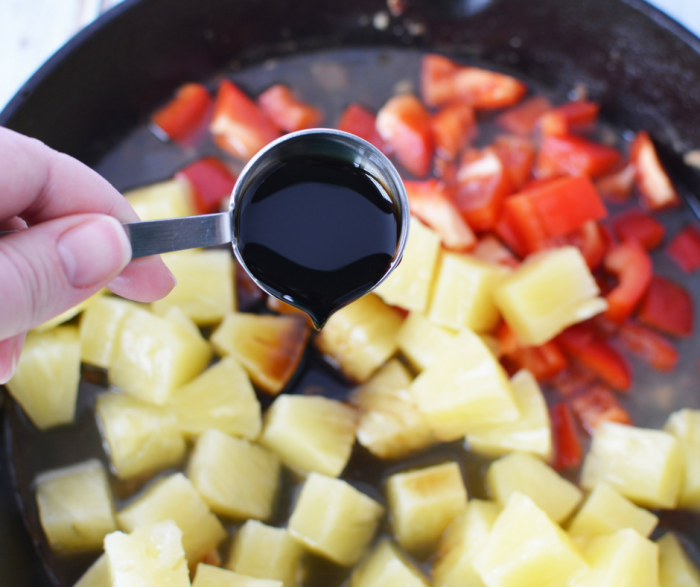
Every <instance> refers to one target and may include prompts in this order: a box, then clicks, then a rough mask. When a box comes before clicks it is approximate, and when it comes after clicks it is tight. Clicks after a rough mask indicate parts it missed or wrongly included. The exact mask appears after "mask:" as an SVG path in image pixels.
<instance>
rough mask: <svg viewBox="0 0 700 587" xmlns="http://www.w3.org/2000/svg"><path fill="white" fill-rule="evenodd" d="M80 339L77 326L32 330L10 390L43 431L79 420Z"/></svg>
mask: <svg viewBox="0 0 700 587" xmlns="http://www.w3.org/2000/svg"><path fill="white" fill-rule="evenodd" d="M79 383H80V342H79V340H78V329H77V328H76V327H75V326H58V327H56V328H54V329H53V330H49V331H48V332H41V333H38V332H30V333H29V334H28V335H27V338H26V341H25V343H24V350H23V351H22V354H21V355H20V358H19V362H18V363H17V370H16V371H15V374H14V376H13V377H12V379H10V381H8V382H7V389H8V391H9V392H10V394H11V395H12V397H14V398H15V400H17V403H19V405H21V406H22V409H23V410H24V413H25V414H27V416H28V417H29V419H30V420H31V421H32V423H33V424H34V425H35V426H36V427H37V428H38V429H39V430H46V429H48V428H52V427H54V426H60V425H62V424H71V423H72V422H73V420H74V419H75V404H76V400H77V398H78V385H79Z"/></svg>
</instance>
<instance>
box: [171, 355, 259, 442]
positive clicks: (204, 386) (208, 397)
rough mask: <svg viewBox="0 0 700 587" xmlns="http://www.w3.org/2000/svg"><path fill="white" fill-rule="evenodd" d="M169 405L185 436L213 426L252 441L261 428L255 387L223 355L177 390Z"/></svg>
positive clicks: (236, 363)
mask: <svg viewBox="0 0 700 587" xmlns="http://www.w3.org/2000/svg"><path fill="white" fill-rule="evenodd" d="M169 407H170V409H171V410H172V412H173V413H174V414H175V416H177V421H178V426H179V427H180V430H181V431H182V433H183V434H185V435H186V436H199V435H200V434H202V433H203V432H205V431H206V430H208V429H209V428H215V429H216V430H221V432H226V433H227V434H231V435H232V436H242V437H244V438H248V439H250V440H255V439H256V438H257V437H258V436H259V435H260V430H261V428H262V417H261V415H260V403H259V402H258V398H257V397H256V395H255V390H254V389H253V386H252V385H251V383H250V379H248V374H247V373H246V372H245V370H244V369H243V368H242V367H241V366H240V365H239V364H238V362H237V361H236V360H235V359H234V358H232V357H225V358H224V359H222V360H221V361H219V362H218V363H216V365H214V366H212V367H209V368H208V369H207V370H206V371H204V372H203V373H202V374H201V375H199V376H198V377H197V378H196V379H194V380H192V381H190V382H189V383H188V384H187V385H185V386H184V387H181V388H179V389H176V390H175V391H174V392H173V394H172V396H171V398H170V403H169Z"/></svg>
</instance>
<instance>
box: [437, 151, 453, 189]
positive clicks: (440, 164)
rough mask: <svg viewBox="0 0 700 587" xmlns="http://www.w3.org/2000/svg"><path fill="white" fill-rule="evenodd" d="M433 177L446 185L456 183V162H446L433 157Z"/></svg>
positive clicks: (440, 158)
mask: <svg viewBox="0 0 700 587" xmlns="http://www.w3.org/2000/svg"><path fill="white" fill-rule="evenodd" d="M433 171H434V173H435V177H437V178H438V179H441V180H442V181H444V182H445V183H446V184H448V185H455V184H456V183H457V162H456V161H448V160H447V159H443V158H442V157H435V169H434V170H433Z"/></svg>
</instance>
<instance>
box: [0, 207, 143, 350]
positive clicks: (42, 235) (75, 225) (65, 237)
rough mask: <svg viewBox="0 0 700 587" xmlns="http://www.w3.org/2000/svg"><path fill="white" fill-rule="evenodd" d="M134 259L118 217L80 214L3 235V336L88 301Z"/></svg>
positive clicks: (0, 334)
mask: <svg viewBox="0 0 700 587" xmlns="http://www.w3.org/2000/svg"><path fill="white" fill-rule="evenodd" d="M130 259H131V245H130V244H129V239H128V238H127V236H126V233H125V232H124V229H123V228H122V226H121V224H120V223H119V221H117V220H116V219H115V218H113V217H111V216H104V215H100V214H80V215H73V216H66V217H63V218H59V219H56V220H51V221H48V222H43V223H41V224H37V225H35V226H32V227H31V228H29V229H26V230H21V231H19V232H17V233H15V234H12V235H9V236H5V237H3V238H0V276H2V277H0V340H4V339H7V338H10V337H12V336H15V335H17V334H21V333H23V332H26V331H27V330H29V329H31V328H34V327H35V326H37V325H39V324H41V323H42V322H45V321H46V320H48V319H49V318H51V317H53V316H57V315H58V314H60V313H61V312H64V311H65V310H67V309H68V308H71V307H73V306H75V305H76V304H78V303H80V302H81V301H83V300H85V299H87V298H88V297H90V296H91V295H92V294H94V293H95V292H97V291H98V290H99V289H100V288H102V287H103V286H105V285H106V284H107V283H109V282H110V281H111V280H112V279H113V278H114V277H115V276H116V275H118V274H119V273H120V272H121V270H122V269H124V267H126V265H127V264H128V263H129V260H130Z"/></svg>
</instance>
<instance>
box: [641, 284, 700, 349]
mask: <svg viewBox="0 0 700 587" xmlns="http://www.w3.org/2000/svg"><path fill="white" fill-rule="evenodd" d="M639 319H640V320H641V321H642V322H643V323H644V324H646V325H647V326H651V327H652V328H656V329H658V330H661V331H662V332H665V333H667V334H671V335H674V336H690V335H691V334H692V333H693V299H692V298H691V297H690V294H689V293H688V292H687V291H686V290H685V289H684V288H683V287H682V286H680V285H678V284H677V283H674V282H673V281H670V280H668V279H666V278H664V277H661V276H660V275H654V276H653V277H652V279H651V283H650V284H649V289H648V290H647V295H646V296H645V297H644V300H642V305H641V307H640V308H639Z"/></svg>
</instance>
